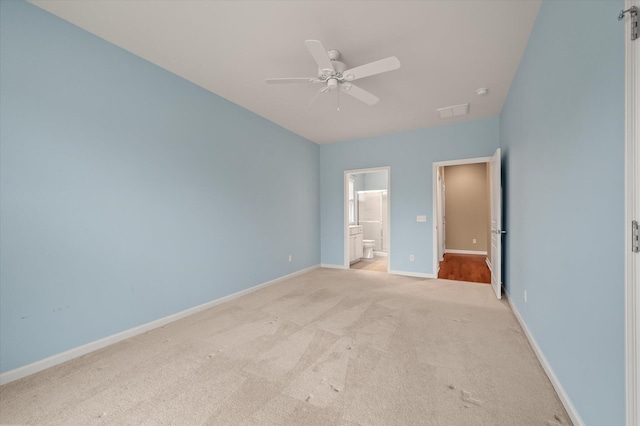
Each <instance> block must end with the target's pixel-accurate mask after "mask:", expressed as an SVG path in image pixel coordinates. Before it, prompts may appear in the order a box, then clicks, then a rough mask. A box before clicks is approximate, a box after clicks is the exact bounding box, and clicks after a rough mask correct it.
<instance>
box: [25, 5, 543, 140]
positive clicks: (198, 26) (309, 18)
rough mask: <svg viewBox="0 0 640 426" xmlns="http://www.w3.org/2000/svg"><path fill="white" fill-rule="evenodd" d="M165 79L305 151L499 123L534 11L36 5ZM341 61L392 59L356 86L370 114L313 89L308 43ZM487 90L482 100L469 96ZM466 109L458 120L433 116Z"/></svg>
mask: <svg viewBox="0 0 640 426" xmlns="http://www.w3.org/2000/svg"><path fill="white" fill-rule="evenodd" d="M32 3H33V4H35V5H37V6H39V7H41V8H43V9H45V10H48V11H49V12H51V13H53V14H55V15H57V16H59V17H61V18H63V19H65V20H67V21H70V22H72V23H73V24H76V25H78V26H79V27H81V28H84V29H85V30H87V31H89V32H91V33H94V34H96V35H98V36H99V37H102V38H104V39H106V40H108V41H110V42H112V43H114V44H116V45H118V46H120V47H122V48H124V49H126V50H128V51H130V52H132V53H134V54H136V55H138V56H140V57H142V58H144V59H146V60H148V61H150V62H152V63H154V64H156V65H158V66H160V67H162V68H165V69H167V70H169V71H171V72H172V73H175V74H177V75H179V76H181V77H183V78H185V79H187V80H189V81H191V82H193V83H195V84H197V85H199V86H201V87H203V88H205V89H207V90H210V91H211V92H213V93H216V94H218V95H220V96H222V97H224V98H226V99H228V100H230V101H232V102H235V103H236V104H239V105H241V106H243V107H245V108H247V109H249V110H251V111H253V112H255V113H256V114H258V115H261V116H263V117H265V118H267V119H269V120H271V121H273V122H275V123H277V124H279V125H281V126H283V127H285V128H287V129H289V130H291V131H293V132H295V133H297V134H299V135H301V136H303V137H305V138H307V139H309V140H312V141H314V142H317V143H331V142H337V141H344V140H351V139H356V138H361V137H366V136H373V135H379V134H385V133H393V132H398V131H403V130H410V129H417V128H423V127H431V126H437V125H441V124H449V123H455V122H459V121H466V120H476V119H480V118H486V117H494V116H497V115H499V114H500V111H501V109H502V105H503V103H504V100H505V98H506V95H507V92H508V90H509V86H510V84H511V80H512V79H513V76H514V74H515V71H516V69H517V66H518V63H519V62H520V57H521V56H522V52H523V50H524V48H525V45H526V42H527V39H528V38H529V34H530V32H531V28H532V27H533V23H534V20H535V17H536V15H537V13H538V9H539V7H540V1H539V0H500V1H488V0H463V1H455V0H446V1H202V0H197V1H190V0H162V1H150V0H128V1H127V0H93V1H78V0H32ZM307 39H316V40H320V41H322V42H323V44H324V46H325V47H326V48H327V49H338V50H339V51H340V52H341V53H342V61H343V62H344V63H345V64H346V65H347V67H355V66H358V65H363V64H365V63H368V62H371V61H374V60H378V59H383V58H386V57H388V56H397V57H398V59H399V60H400V62H401V64H402V66H401V68H400V69H398V70H395V71H390V72H388V73H384V74H379V75H376V76H371V77H367V78H363V79H361V80H358V81H357V82H356V83H357V84H358V86H360V87H361V88H363V89H365V90H368V91H370V92H372V93H373V94H375V95H376V96H378V97H379V98H380V102H378V103H377V104H375V105H373V106H368V105H366V104H364V103H362V102H360V101H358V100H356V99H354V98H352V97H350V96H344V95H343V96H341V97H340V103H341V108H340V111H337V110H336V106H337V98H336V92H333V93H329V94H322V95H321V96H319V97H318V99H317V100H316V101H315V103H314V104H313V105H312V106H311V107H309V104H310V102H311V99H312V98H313V96H314V95H315V93H316V91H317V90H318V88H319V86H318V85H312V84H290V85H267V84H265V82H264V80H265V79H266V78H271V77H307V76H309V77H312V76H315V75H316V73H317V66H316V64H315V62H314V60H313V58H312V57H311V55H310V54H309V52H308V51H307V49H306V47H305V44H304V41H305V40H307ZM480 87H487V88H489V94H488V95H487V96H484V97H480V96H478V95H476V93H475V91H476V89H478V88H480ZM466 102H470V103H471V108H470V113H469V115H467V116H463V117H454V118H448V119H441V118H439V117H438V114H437V112H436V109H437V108H442V107H447V106H452V105H458V104H463V103H466Z"/></svg>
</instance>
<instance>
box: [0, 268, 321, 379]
mask: <svg viewBox="0 0 640 426" xmlns="http://www.w3.org/2000/svg"><path fill="white" fill-rule="evenodd" d="M318 267H319V266H318V265H314V266H311V267H309V268H305V269H301V270H299V271H296V272H293V273H291V274H288V275H284V276H282V277H279V278H275V279H273V280H271V281H267V282H264V283H262V284H258V285H255V286H253V287H250V288H247V289H245V290H240V291H238V292H236V293H233V294H230V295H228V296H223V297H221V298H219V299H215V300H212V301H210V302H207V303H203V304H202V305H198V306H194V307H193V308H189V309H186V310H184V311H181V312H177V313H175V314H172V315H169V316H166V317H164V318H160V319H157V320H155V321H151V322H148V323H146V324H142V325H139V326H137V327H133V328H130V329H128V330H124V331H121V332H119V333H116V334H112V335H111V336H107V337H104V338H102V339H99V340H96V341H93V342H89V343H87V344H85V345H82V346H78V347H75V348H73V349H69V350H68V351H65V352H62V353H59V354H56V355H53V356H50V357H48V358H45V359H42V360H40V361H36V362H34V363H31V364H28V365H25V366H22V367H18V368H15V369H13V370H10V371H7V372H5V373H2V374H0V385H4V384H6V383H9V382H13V381H15V380H18V379H21V378H23V377H26V376H29V375H31V374H34V373H37V372H38V371H42V370H45V369H47V368H50V367H53V366H55V365H58V364H62V363H63V362H67V361H70V360H72V359H74V358H77V357H79V356H82V355H85V354H88V353H89V352H93V351H96V350H98V349H102V348H104V347H106V346H109V345H113V344H114V343H117V342H120V341H122V340H125V339H128V338H130V337H133V336H137V335H138V334H142V333H146V332H147V331H149V330H153V329H154V328H158V327H162V326H163V325H165V324H168V323H170V322H173V321H177V320H179V319H181V318H184V317H188V316H189V315H193V314H195V313H197V312H200V311H204V310H206V309H209V308H212V307H214V306H216V305H219V304H221V303H224V302H228V301H229V300H233V299H237V298H238V297H241V296H244V295H246V294H249V293H253V292H254V291H257V290H260V289H262V288H265V287H268V286H270V285H273V284H276V283H278V282H280V281H284V280H287V279H289V278H293V277H295V276H297V275H302V274H305V273H307V272H310V271H313V270H314V269H317V268H318Z"/></svg>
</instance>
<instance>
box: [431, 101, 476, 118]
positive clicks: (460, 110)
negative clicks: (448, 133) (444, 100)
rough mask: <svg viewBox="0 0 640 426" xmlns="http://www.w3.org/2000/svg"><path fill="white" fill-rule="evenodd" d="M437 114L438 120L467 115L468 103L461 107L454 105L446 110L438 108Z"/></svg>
mask: <svg viewBox="0 0 640 426" xmlns="http://www.w3.org/2000/svg"><path fill="white" fill-rule="evenodd" d="M436 111H438V114H439V115H440V118H451V117H456V116H458V115H467V114H469V103H468V102H467V103H466V104H462V105H454V106H450V107H446V108H438V109H437V110H436Z"/></svg>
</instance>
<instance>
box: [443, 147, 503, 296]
mask: <svg viewBox="0 0 640 426" xmlns="http://www.w3.org/2000/svg"><path fill="white" fill-rule="evenodd" d="M494 157H496V158H493V157H481V158H473V159H465V160H455V161H447V162H439V163H434V180H433V182H434V188H433V190H434V191H433V194H434V216H433V217H434V255H435V256H434V271H435V272H436V276H437V277H438V278H441V279H453V280H458V281H469V282H478V283H485V284H493V281H495V280H497V281H499V278H496V279H494V276H493V275H492V270H491V267H492V264H491V260H492V258H495V256H493V257H492V251H495V250H496V247H495V246H496V238H494V235H493V233H494V229H497V228H499V227H496V225H495V224H494V222H495V219H496V217H495V212H494V211H493V210H495V209H493V208H492V207H493V202H492V194H493V193H494V192H495V189H494V188H493V187H492V183H493V178H492V173H493V172H495V170H493V169H492V167H494V168H495V167H496V166H495V164H494V163H496V161H499V152H497V153H496V155H494ZM498 191H499V188H498ZM493 196H494V197H495V196H496V194H494V195H493ZM495 254H497V255H498V256H499V255H500V253H499V252H498V253H495ZM497 287H498V288H500V285H499V284H498V285H497ZM496 295H498V294H497V292H496ZM498 297H500V296H498Z"/></svg>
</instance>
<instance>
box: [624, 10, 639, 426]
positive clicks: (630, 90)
mask: <svg viewBox="0 0 640 426" xmlns="http://www.w3.org/2000/svg"><path fill="white" fill-rule="evenodd" d="M632 6H636V7H640V1H638V0H626V1H625V10H627V9H629V8H630V7H632ZM624 27H625V29H624V43H625V91H624V93H625V241H624V244H625V246H624V251H625V334H626V337H625V361H626V362H625V364H626V418H627V426H638V425H640V412H639V409H638V405H640V325H639V324H638V322H639V321H640V313H639V310H640V288H639V287H638V281H640V254H638V253H633V252H632V251H631V249H630V247H631V221H632V220H638V221H640V197H639V196H638V192H639V191H640V131H639V129H640V127H639V126H640V81H639V80H638V75H637V74H638V72H639V71H640V55H639V54H638V49H640V47H639V46H640V40H635V41H631V25H630V22H629V14H627V15H625V20H624Z"/></svg>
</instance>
